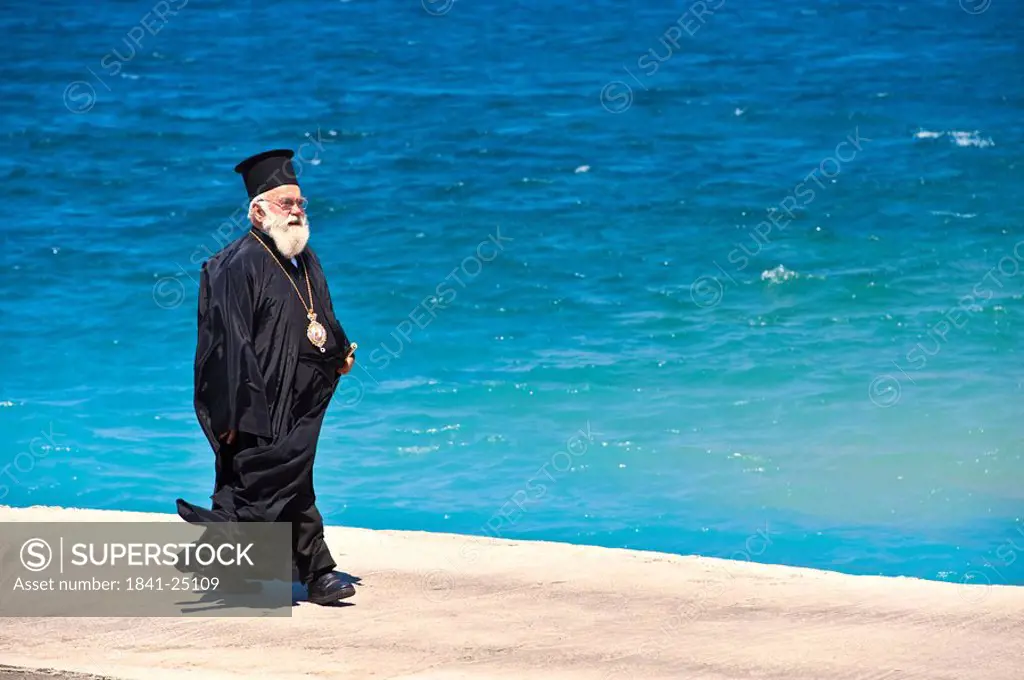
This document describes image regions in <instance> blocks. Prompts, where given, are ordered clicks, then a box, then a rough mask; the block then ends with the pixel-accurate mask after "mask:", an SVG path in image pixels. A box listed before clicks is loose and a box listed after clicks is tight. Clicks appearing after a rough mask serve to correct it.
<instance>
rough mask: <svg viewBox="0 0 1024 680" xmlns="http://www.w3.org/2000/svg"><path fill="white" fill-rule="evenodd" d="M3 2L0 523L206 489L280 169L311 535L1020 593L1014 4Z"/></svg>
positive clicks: (1023, 573)
mask: <svg viewBox="0 0 1024 680" xmlns="http://www.w3.org/2000/svg"><path fill="white" fill-rule="evenodd" d="M6 8H7V10H8V11H7V12H5V13H4V15H3V18H2V20H0V21H2V27H3V29H4V32H5V35H6V36H7V58H6V59H5V60H4V62H3V67H2V68H3V69H4V78H3V80H2V81H0V91H2V93H3V97H2V98H0V121H2V123H3V125H2V133H0V134H2V138H3V140H4V153H3V155H2V158H0V177H3V179H4V188H5V192H4V193H5V195H6V197H7V198H8V199H9V200H8V202H6V203H5V210H4V220H3V225H2V226H0V233H2V235H3V248H2V250H0V322H2V328H3V333H2V335H0V343H2V345H0V357H2V358H0V361H2V362H3V370H2V378H0V379H2V382H0V434H2V441H3V444H4V446H3V450H2V459H0V503H4V504H11V505H15V506H26V505H32V504H57V505H69V506H83V507H95V508H116V509H130V510H146V511H157V512H174V499H175V498H176V497H178V496H181V497H184V498H188V499H193V500H200V499H202V498H204V497H206V496H208V495H209V494H210V492H211V491H212V485H213V461H212V454H211V452H210V451H209V448H208V446H207V444H206V441H205V439H204V438H203V436H202V433H201V432H200V430H199V427H198V425H197V423H196V421H195V417H194V413H193V411H192V402H191V399H192V384H191V379H192V359H193V351H194V343H195V306H196V294H197V288H196V285H195V279H196V277H197V272H198V267H199V263H200V262H201V261H202V259H204V258H205V257H208V256H209V254H210V253H212V252H215V251H216V250H217V249H219V248H220V247H221V246H222V245H223V244H224V243H225V242H227V241H229V240H231V239H233V238H237V237H239V236H240V235H241V234H242V229H244V227H245V225H244V224H242V223H241V222H240V221H235V222H233V221H232V220H233V218H234V219H236V220H237V219H238V218H240V217H241V216H242V214H243V213H242V210H241V209H242V207H243V206H244V204H245V198H246V197H245V194H244V191H243V188H242V185H241V182H240V179H239V178H238V176H237V175H234V173H233V172H232V167H233V165H234V164H235V163H236V162H237V161H238V160H240V159H242V158H244V157H245V156H247V155H249V154H251V153H254V152H256V151H259V150H262V149H264V148H273V147H277V146H288V147H291V148H294V149H297V150H298V151H299V158H300V159H301V161H300V162H299V167H300V169H301V177H300V181H301V182H302V185H303V190H304V191H305V193H306V194H307V195H308V196H309V197H310V201H311V207H310V220H311V227H312V230H313V237H312V244H313V246H314V247H315V248H316V249H317V250H318V252H319V253H320V257H321V260H322V261H323V264H324V267H325V270H326V272H327V274H328V276H329V278H330V283H331V286H332V291H333V295H334V303H335V309H336V310H337V311H338V313H339V315H340V317H341V320H342V323H343V324H344V325H345V328H346V330H347V332H348V334H349V336H350V337H351V338H352V339H353V340H355V341H357V342H358V343H359V345H360V347H361V350H360V353H359V357H360V362H359V366H358V367H357V368H356V369H355V370H354V371H353V373H352V374H351V376H350V377H349V378H347V379H346V380H345V381H344V382H343V384H342V386H341V387H340V388H339V391H338V394H337V396H336V399H335V402H334V404H333V405H332V407H331V410H330V412H329V414H328V417H327V421H326V426H325V430H324V433H323V437H322V439H321V442H320V447H319V451H318V458H317V468H316V485H317V494H318V498H319V504H320V507H321V510H322V511H323V513H324V515H325V516H326V519H327V521H328V522H329V523H332V524H347V525H351V526H361V527H371V528H398V529H423V530H430V531H450V532H462V533H474V534H490V535H499V536H503V537H518V538H534V539H544V540H557V541H570V542H577V543H588V544H597V545H604V546H618V547H629V548H640V549H651V550H661V551H669V552H677V553H686V554H690V553H697V554H704V555H715V556H722V557H736V558H737V559H753V560H756V561H759V562H766V563H776V564H791V565H802V566H810V567H818V568H825V569H833V570H838V571H842V572H848V573H854V574H887V575H903V576H914V577H922V578H928V579H940V580H950V581H958V582H961V581H966V582H980V583H1013V584H1024V521H1022V516H1024V482H1022V480H1024V460H1022V458H1021V452H1022V448H1024V447H1022V443H1024V442H1022V434H1024V417H1022V416H1024V407H1022V405H1021V404H1022V401H1021V395H1022V384H1024V369H1022V366H1021V354H1020V353H1019V352H1017V349H1018V347H1019V346H1020V343H1021V340H1022V339H1024V320H1022V319H1024V316H1022V315H1024V303H1022V294H1024V270H1022V267H1024V228H1022V226H1021V217H1020V215H1021V208H1022V199H1021V197H1022V192H1021V190H1020V187H1021V186H1022V179H1024V178H1022V174H1024V173H1022V155H1021V151H1020V149H1021V143H1022V141H1024V123H1022V116H1021V114H1022V111H1024V87H1022V86H1024V82H1022V74H1024V70H1022V65H1024V63H1022V60H1021V53H1020V37H1019V32H1018V31H1017V30H1016V27H1017V26H1018V25H1019V23H1018V20H1019V19H1020V18H1021V12H1022V9H1021V8H1020V7H1019V6H1018V5H1017V4H1015V3H1010V2H999V1H998V0H995V1H993V2H991V3H989V2H987V0H971V1H968V0H964V1H963V2H962V3H959V4H958V3H957V2H955V1H943V2H938V1H927V2H919V3H904V4H893V3H880V2H852V1H851V0H835V1H832V2H816V3H803V4H799V3H798V4H792V3H776V2H768V1H767V0H753V1H752V2H746V3H739V2H733V0H725V1H724V2H723V1H722V0H708V1H706V2H703V3H694V4H692V5H691V4H686V3H655V2H648V1H644V2H641V1H639V0H636V1H633V2H614V3H613V2H611V1H610V0H603V1H598V2H591V3H570V2H566V1H563V0H560V1H558V2H547V3H542V2H534V1H529V2H527V1H523V2H501V3H499V2H497V1H496V0H458V1H457V2H449V1H448V0H437V1H436V2H431V1H430V0H424V2H422V3H421V2H414V1H412V0H409V1H407V2H396V1H392V0H389V1H386V2H374V3H370V2H367V1H362V0H352V1H350V2H316V3H314V2H293V3H287V4H282V3H274V4H270V3H266V4H264V3H257V2H250V3H228V2H199V0H191V1H186V0H173V1H172V0H168V2H166V3H157V4H156V5H153V4H149V3H138V2H110V3H103V4H100V5H95V6H94V5H83V4H72V3H68V2H34V3H27V2H15V3H14V4H13V5H11V4H10V3H8V6H7V7H6ZM1018 558H1020V559H1018Z"/></svg>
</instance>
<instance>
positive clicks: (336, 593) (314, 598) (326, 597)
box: [308, 571, 356, 604]
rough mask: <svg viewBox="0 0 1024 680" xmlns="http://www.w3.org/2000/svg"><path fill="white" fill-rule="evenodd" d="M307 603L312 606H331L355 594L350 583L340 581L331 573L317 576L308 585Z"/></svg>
mask: <svg viewBox="0 0 1024 680" xmlns="http://www.w3.org/2000/svg"><path fill="white" fill-rule="evenodd" d="M308 592H309V601H310V602H312V603H313V604H331V603H333V602H337V601H338V600H344V599H345V598H346V597H352V596H353V595H355V594H356V589H355V587H354V586H353V585H352V584H351V583H346V582H345V581H342V580H341V578H340V577H339V576H338V575H337V574H335V573H334V572H333V571H329V572H327V573H326V574H324V575H323V576H319V577H317V578H315V579H313V581H312V582H311V583H310V584H309V587H308Z"/></svg>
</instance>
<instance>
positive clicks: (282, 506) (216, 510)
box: [177, 149, 355, 604]
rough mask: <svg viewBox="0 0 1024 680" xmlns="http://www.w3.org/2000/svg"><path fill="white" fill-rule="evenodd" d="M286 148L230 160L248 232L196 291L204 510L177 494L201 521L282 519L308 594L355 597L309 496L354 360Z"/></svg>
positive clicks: (188, 516)
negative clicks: (206, 478) (206, 469)
mask: <svg viewBox="0 0 1024 680" xmlns="http://www.w3.org/2000/svg"><path fill="white" fill-rule="evenodd" d="M293 155H294V154H293V152H292V151H289V150H287V149H278V150H272V151H266V152H264V153H261V154H257V155H255V156H252V157H250V158H248V159H246V160H244V161H242V162H241V163H239V164H238V166H237V167H236V168H235V171H236V172H238V173H240V174H241V175H242V177H243V181H244V183H245V187H246V189H247V191H248V194H249V198H250V204H249V219H250V221H251V222H252V229H251V230H250V231H248V232H247V233H246V234H245V235H243V236H242V237H241V238H239V239H237V240H235V241H233V242H232V243H230V244H228V245H227V246H225V247H224V249H223V250H221V251H220V252H218V253H217V254H215V255H214V256H213V257H211V258H210V259H209V260H208V261H207V262H205V263H204V265H203V268H202V274H201V279H200V287H199V322H198V331H199V335H198V342H197V347H196V355H195V367H194V369H195V375H194V379H195V395H194V396H195V410H196V415H197V417H198V419H199V423H200V425H201V427H202V429H203V432H204V433H205V434H206V437H207V439H208V440H209V442H210V445H211V447H212V448H213V450H214V453H215V454H216V482H215V485H214V494H213V496H212V499H213V507H212V509H210V510H207V509H205V508H199V507H196V506H194V505H192V504H191V503H187V502H185V501H184V500H182V499H180V498H179V499H178V500H177V507H178V514H179V515H180V516H181V517H182V518H183V519H185V520H186V521H189V522H193V523H199V522H251V521H261V522H278V521H283V522H291V523H292V557H293V560H294V564H295V567H296V569H297V571H298V576H299V579H300V580H301V581H302V582H303V583H304V584H306V586H307V588H308V594H309V601H310V602H315V603H317V604H329V603H332V602H335V601H337V600H341V599H343V598H346V597H350V596H351V595H353V594H354V593H355V589H354V588H353V586H352V585H351V584H349V583H346V582H344V581H343V580H342V579H341V578H340V577H339V575H338V574H336V573H335V572H334V568H335V566H336V564H335V562H334V559H333V558H332V556H331V553H330V551H329V550H328V548H327V544H326V543H325V541H324V527H323V518H322V517H321V515H320V512H319V511H318V510H317V508H316V504H315V500H316V496H315V494H314V492H313V460H314V457H315V453H316V445H317V441H318V439H319V436H320V428H321V425H322V422H323V418H324V414H325V412H326V411H327V407H328V404H329V403H330V400H331V397H332V396H333V393H334V390H335V388H336V387H337V384H338V381H339V380H340V379H341V378H340V376H342V375H344V374H346V373H348V372H349V371H350V370H351V368H352V365H353V363H354V361H355V357H354V354H353V352H354V350H355V345H354V344H350V343H349V341H348V337H347V336H346V335H345V331H344V330H343V329H342V327H341V325H340V324H339V323H338V321H337V319H336V318H335V315H334V309H333V307H332V304H331V296H330V292H329V291H328V286H327V281H326V278H325V277H324V272H323V269H322V268H321V266H320V260H319V259H318V258H317V255H316V253H314V252H313V250H312V248H310V247H308V246H307V242H308V240H309V224H308V219H307V216H306V199H305V198H304V197H303V196H302V193H301V191H300V190H299V186H298V182H297V181H296V177H295V173H294V170H293V168H292V162H291V159H292V157H293Z"/></svg>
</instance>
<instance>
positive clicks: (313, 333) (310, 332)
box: [249, 232, 327, 352]
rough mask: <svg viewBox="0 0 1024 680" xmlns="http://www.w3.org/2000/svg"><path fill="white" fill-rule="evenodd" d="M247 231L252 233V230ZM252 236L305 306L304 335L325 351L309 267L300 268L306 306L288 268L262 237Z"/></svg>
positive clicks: (324, 341) (324, 329) (325, 342)
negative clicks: (306, 320)
mask: <svg viewBox="0 0 1024 680" xmlns="http://www.w3.org/2000/svg"><path fill="white" fill-rule="evenodd" d="M249 233H250V234H252V232H249ZM252 237H253V238H254V239H256V240H257V241H258V242H259V244H260V245H261V246H263V248H264V249H265V250H266V251H267V252H268V253H270V259H272V260H273V261H274V262H277V266H278V267H280V268H281V271H283V272H284V275H285V276H286V277H287V278H288V282H289V283H290V284H292V288H294V289H295V294H296V295H298V296H299V301H300V302H302V306H303V307H306V318H307V319H309V326H307V327H306V337H307V338H309V341H310V342H311V343H313V344H314V345H315V346H316V347H317V348H319V349H320V351H321V352H326V351H327V350H325V349H324V345H326V344H327V329H326V328H324V327H323V324H321V323H320V322H319V321H317V320H316V312H315V311H314V308H313V288H312V286H310V285H309V267H303V268H302V271H303V272H305V274H306V292H307V293H309V306H308V307H307V306H306V300H305V299H304V298H303V297H302V293H301V292H299V287H298V286H297V285H295V281H293V280H292V277H291V274H289V273H288V270H287V269H285V268H284V265H283V264H281V261H280V260H278V259H277V257H276V256H275V255H274V252H273V251H272V250H271V249H270V248H268V247H267V244H266V243H264V242H263V239H261V238H259V237H258V236H256V234H252Z"/></svg>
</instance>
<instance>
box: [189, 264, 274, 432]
mask: <svg viewBox="0 0 1024 680" xmlns="http://www.w3.org/2000/svg"><path fill="white" fill-rule="evenodd" d="M230 264H231V259H230V258H229V259H228V260H227V261H221V262H217V263H213V264H211V263H210V262H207V263H206V265H205V266H204V267H203V270H202V275H201V279H200V289H199V321H198V338H197V343H196V359H195V406H196V412H197V413H198V415H199V419H200V422H201V423H202V425H203V430H204V431H205V432H206V435H207V437H208V438H210V439H211V441H210V443H211V445H212V446H213V447H214V450H216V449H217V448H218V445H219V444H218V441H217V439H218V438H219V437H220V436H221V435H222V434H224V433H225V432H227V431H229V430H237V431H239V432H248V433H250V434H253V435H257V436H262V437H270V435H271V424H270V409H269V408H268V404H267V401H268V400H267V394H266V385H265V384H264V379H263V375H262V374H261V371H260V365H259V361H258V359H257V356H256V351H255V348H254V340H253V338H254V331H253V324H254V318H255V310H256V305H255V298H256V295H255V291H254V284H253V282H252V280H251V278H250V275H249V272H250V270H249V268H247V267H240V266H230Z"/></svg>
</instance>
